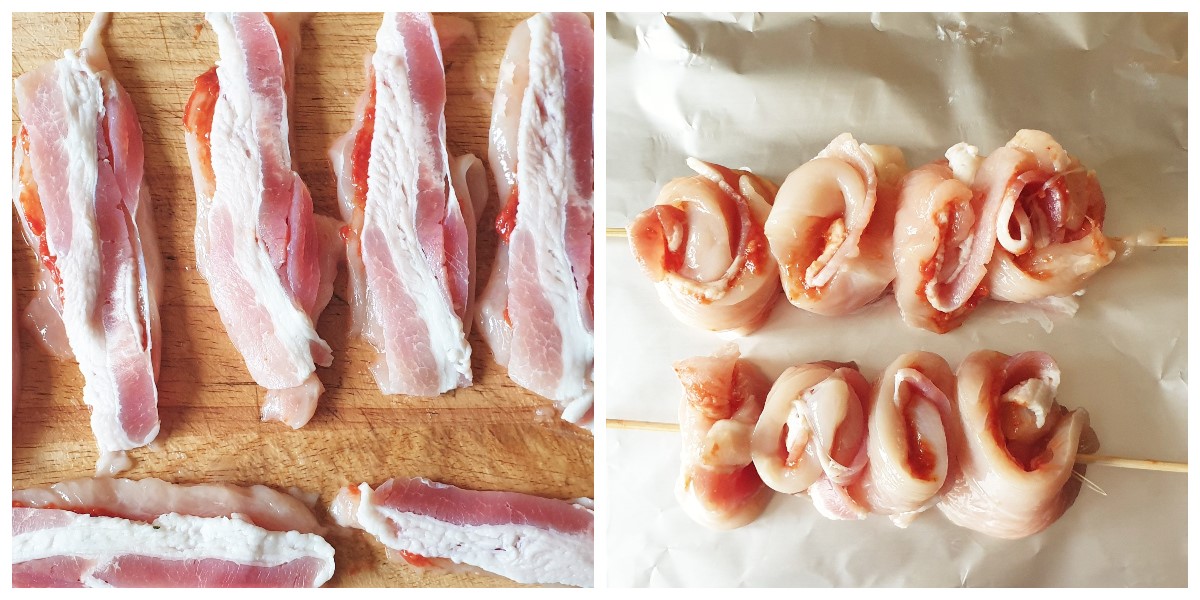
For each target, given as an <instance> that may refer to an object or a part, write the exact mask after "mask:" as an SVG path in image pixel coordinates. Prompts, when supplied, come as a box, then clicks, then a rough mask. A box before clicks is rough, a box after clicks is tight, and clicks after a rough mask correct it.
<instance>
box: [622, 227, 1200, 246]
mask: <svg viewBox="0 0 1200 600" xmlns="http://www.w3.org/2000/svg"><path fill="white" fill-rule="evenodd" d="M604 235H605V237H610V238H623V237H629V232H627V231H625V229H624V228H622V227H607V228H605V230H604ZM1108 239H1109V240H1111V241H1112V242H1113V243H1115V244H1132V245H1134V246H1146V247H1149V248H1187V245H1188V239H1187V237H1166V236H1163V237H1161V238H1158V241H1156V242H1151V243H1146V244H1143V243H1141V242H1138V241H1136V240H1133V241H1131V240H1127V239H1124V238H1115V237H1114V238H1108Z"/></svg>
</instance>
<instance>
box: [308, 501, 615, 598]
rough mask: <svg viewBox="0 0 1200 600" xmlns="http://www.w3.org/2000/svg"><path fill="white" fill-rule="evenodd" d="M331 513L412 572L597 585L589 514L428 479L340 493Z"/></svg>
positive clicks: (557, 504) (582, 509)
mask: <svg viewBox="0 0 1200 600" xmlns="http://www.w3.org/2000/svg"><path fill="white" fill-rule="evenodd" d="M330 513H331V514H332V515H333V517H334V519H336V520H337V522H338V524H339V525H341V526H343V527H356V528H358V529H362V530H363V531H366V532H367V533H369V534H371V535H372V536H375V537H376V538H378V539H379V541H381V542H382V543H383V544H384V545H385V546H387V547H388V548H389V555H393V556H394V555H395V554H398V555H399V558H401V559H403V560H405V561H406V562H408V563H409V564H411V565H413V566H415V567H419V568H420V567H430V566H439V565H447V566H449V565H459V564H468V565H473V566H476V567H479V568H481V569H484V570H486V571H490V572H492V573H496V574H498V575H503V576H504V577H507V578H509V579H512V580H513V581H516V582H518V583H538V584H561V585H573V586H579V587H591V586H592V585H593V557H594V552H595V551H594V537H595V525H594V516H593V514H592V511H591V509H589V508H587V507H585V506H582V505H580V504H575V503H571V502H565V501H562V500H552V499H549V498H540V497H537V496H530V495H527V494H518V493H514V492H480V491H471V490H464V489H461V488H457V487H454V486H450V485H445V484H441V483H436V482H433V481H429V480H427V479H389V480H387V481H386V482H384V483H383V485H381V486H379V487H378V488H377V489H374V490H372V489H371V486H369V485H367V484H365V483H364V484H361V485H359V486H358V487H357V488H356V487H345V488H342V490H340V491H339V492H338V495H337V498H336V499H335V500H334V503H333V506H332V507H331V508H330Z"/></svg>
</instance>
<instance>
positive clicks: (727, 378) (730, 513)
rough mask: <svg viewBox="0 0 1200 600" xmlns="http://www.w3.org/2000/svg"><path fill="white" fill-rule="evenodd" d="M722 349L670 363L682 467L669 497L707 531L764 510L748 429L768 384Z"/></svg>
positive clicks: (733, 351)
mask: <svg viewBox="0 0 1200 600" xmlns="http://www.w3.org/2000/svg"><path fill="white" fill-rule="evenodd" d="M740 356H741V355H740V352H739V351H738V348H737V346H735V345H733V344H728V345H726V346H725V347H724V348H722V349H721V350H720V351H718V352H717V353H716V354H715V355H713V356H698V357H694V358H689V359H686V360H682V361H679V362H677V363H675V373H676V374H677V375H678V376H679V382H680V384H682V385H683V399H682V400H681V402H680V405H679V429H680V433H681V435H682V436H683V447H682V451H681V453H680V460H681V462H682V465H681V469H680V473H679V480H678V483H677V484H676V486H675V496H676V498H677V499H678V500H679V503H680V505H681V506H683V509H684V511H685V512H686V513H687V514H688V516H690V517H691V518H692V519H693V520H695V521H696V522H698V523H700V524H701V525H704V526H706V527H709V528H711V529H735V528H738V527H741V526H743V525H746V524H747V523H750V522H751V521H753V520H754V519H756V518H758V515H760V514H761V513H762V511H763V510H764V509H765V508H766V506H767V503H768V502H770V500H771V490H770V488H768V487H767V486H765V485H763V480H762V479H761V478H760V477H759V473H758V471H757V470H756V469H755V465H754V462H753V459H752V456H751V436H752V434H753V432H754V424H755V422H756V421H758V419H759V416H760V415H761V414H762V411H763V403H764V401H765V400H766V397H767V391H768V390H769V389H770V382H769V381H768V380H767V378H766V377H765V376H763V374H762V372H760V371H759V370H758V368H757V367H755V366H754V365H752V364H750V363H749V362H746V361H743V360H741V358H740Z"/></svg>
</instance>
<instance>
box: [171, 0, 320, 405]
mask: <svg viewBox="0 0 1200 600" xmlns="http://www.w3.org/2000/svg"><path fill="white" fill-rule="evenodd" d="M205 18H206V19H207V20H208V22H209V23H210V24H211V25H212V27H213V30H214V31H215V32H216V33H217V43H218V46H219V48H220V53H221V60H220V63H219V65H218V66H217V67H215V68H214V69H213V70H210V71H208V72H207V73H205V74H203V75H201V76H200V77H198V78H197V79H196V88H195V91H194V92H193V93H192V96H191V98H190V99H189V100H188V104H187V108H186V109H185V111H184V128H185V130H186V139H187V147H188V156H189V158H190V160H191V166H192V177H193V180H194V182H195V187H196V263H197V265H198V267H199V270H200V273H201V275H203V276H204V278H205V279H206V280H207V281H208V284H209V291H210V292H211V293H212V298H213V303H214V304H215V305H216V307H217V311H218V313H219V314H220V316H221V321H222V322H223V323H224V324H225V330H226V332H227V333H228V334H229V337H230V340H231V341H232V342H233V345H234V346H235V347H236V348H237V349H238V352H240V353H241V355H242V358H243V359H244V360H245V361H246V368H247V369H248V370H249V371H250V375H251V376H252V377H253V378H254V380H255V381H256V382H257V383H258V384H259V385H261V386H263V387H265V388H267V393H266V401H265V402H264V405H263V407H262V414H263V419H264V420H271V421H280V422H283V423H285V424H287V425H288V426H290V427H293V428H299V427H302V426H304V424H306V423H307V422H308V421H309V419H311V418H312V415H313V412H314V411H315V410H316V407H317V398H318V397H319V396H320V394H321V393H322V392H323V391H324V388H323V387H322V385H321V382H320V381H319V380H318V379H317V375H316V366H317V365H321V366H329V365H330V364H331V362H332V360H333V355H332V353H331V351H330V349H329V345H328V344H327V343H326V342H325V341H324V340H322V339H321V337H320V336H319V335H318V334H317V331H316V327H315V322H316V320H317V318H318V316H319V315H320V314H321V312H322V311H323V310H324V309H325V306H326V305H327V304H328V303H329V299H330V297H331V296H332V294H333V279H334V276H335V275H336V271H337V257H338V256H339V255H340V254H341V251H342V246H341V241H340V238H339V235H338V230H339V226H338V224H337V223H336V222H335V221H333V220H332V219H328V218H325V217H318V216H315V215H314V214H313V204H312V198H311V197H310V196H309V193H308V188H307V187H306V186H305V185H304V182H303V181H302V180H301V179H300V176H299V175H298V174H297V173H296V172H295V171H294V170H293V169H292V158H291V140H290V134H291V131H290V128H289V123H288V110H289V106H288V96H290V94H291V89H292V84H293V81H294V72H293V70H294V65H295V60H296V56H297V54H298V53H299V51H300V22H301V21H302V20H303V19H304V18H306V15H303V14H279V15H267V14H264V13H208V14H207V15H206V17H205Z"/></svg>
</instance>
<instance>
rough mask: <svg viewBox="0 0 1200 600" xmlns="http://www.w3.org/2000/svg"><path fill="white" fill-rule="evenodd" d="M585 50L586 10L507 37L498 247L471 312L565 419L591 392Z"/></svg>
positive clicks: (588, 67)
mask: <svg viewBox="0 0 1200 600" xmlns="http://www.w3.org/2000/svg"><path fill="white" fill-rule="evenodd" d="M592 53H593V33H592V29H591V25H590V23H589V21H588V18H587V16H586V15H584V14H578V13H552V14H551V13H545V14H538V15H535V16H533V17H531V18H530V19H528V20H527V21H525V22H523V23H521V24H520V25H518V26H517V27H516V28H515V29H514V30H513V33H512V37H511V38H510V39H509V43H508V48H507V49H506V51H505V56H504V59H503V60H502V61H501V64H500V77H499V81H498V82H497V85H496V95H495V98H494V101H493V104H492V123H491V132H490V144H489V158H490V159H491V164H492V172H493V175H494V176H495V178H496V187H497V189H498V191H499V194H500V197H499V201H500V202H501V203H502V206H503V208H502V209H501V211H500V216H499V218H498V219H497V221H496V231H497V233H498V234H499V237H500V247H499V248H498V250H497V252H496V259H495V263H494V266H493V269H492V274H491V277H490V278H489V280H488V283H487V286H486V288H485V289H484V290H483V292H482V294H481V295H480V298H479V310H478V324H479V327H480V330H481V332H482V334H483V337H484V339H485V340H486V341H487V343H488V345H489V346H490V347H491V350H492V354H493V355H494V356H495V358H496V362H498V363H500V364H502V365H505V366H506V367H507V368H508V375H509V377H510V378H511V379H512V380H513V381H515V382H516V383H517V384H519V385H520V386H522V387H524V388H526V389H529V390H531V391H533V392H535V393H537V394H540V395H541V396H544V397H546V398H548V399H550V400H553V401H554V402H555V404H556V405H557V406H558V408H559V409H560V410H561V411H562V418H563V419H566V420H567V421H572V422H585V421H590V418H591V408H592V396H593V373H592V371H593V359H594V355H595V348H594V342H593V319H592V312H593V289H592V286H593V273H592V254H593V247H592V236H593V231H592V228H593V222H594V214H593V199H592V195H593V173H592V158H593V157H592V105H593V100H592V95H593V89H592V85H593V80H592V71H593V65H592Z"/></svg>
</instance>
